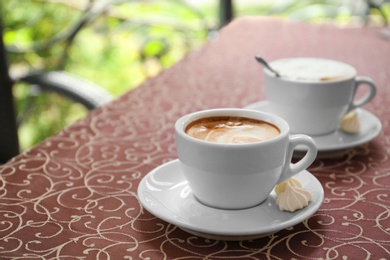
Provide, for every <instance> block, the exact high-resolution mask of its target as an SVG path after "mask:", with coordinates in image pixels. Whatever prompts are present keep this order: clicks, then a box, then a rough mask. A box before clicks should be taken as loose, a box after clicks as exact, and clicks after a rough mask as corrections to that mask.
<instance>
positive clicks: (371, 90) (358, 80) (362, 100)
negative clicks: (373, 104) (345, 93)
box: [348, 77, 376, 112]
mask: <svg viewBox="0 0 390 260" xmlns="http://www.w3.org/2000/svg"><path fill="white" fill-rule="evenodd" d="M362 84H365V85H367V86H368V87H369V91H368V93H367V94H366V95H364V96H363V97H361V98H360V99H358V100H356V101H353V102H352V104H351V105H350V106H349V109H348V112H349V111H351V110H353V109H355V108H357V107H361V106H363V105H364V104H366V103H368V102H369V101H370V100H371V99H373V97H374V96H375V95H376V86H375V83H374V81H372V79H370V78H367V77H356V81H355V94H356V92H357V89H358V88H359V86H361V85H362Z"/></svg>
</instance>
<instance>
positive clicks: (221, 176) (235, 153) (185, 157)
mask: <svg viewBox="0 0 390 260" xmlns="http://www.w3.org/2000/svg"><path fill="white" fill-rule="evenodd" d="M224 116H231V117H243V118H251V119H256V120H261V121H264V122H267V123H269V124H272V125H273V126H276V127H277V128H278V129H279V131H280V133H279V134H278V135H277V136H276V137H274V138H272V139H270V140H266V141H262V142H253V143H244V144H231V143H218V142H210V141H205V140H200V139H196V138H194V137H192V136H190V135H188V134H187V133H186V132H185V130H186V128H187V126H188V125H189V124H190V123H192V122H194V121H196V120H198V119H201V118H209V117H224ZM289 132H290V130H289V125H288V124H287V122H286V121H285V120H283V119H282V118H280V117H278V116H276V115H273V114H268V113H265V112H260V111H255V110H247V109H239V108H231V109H230V108H226V109H212V110H204V111H199V112H195V113H192V114H188V115H186V116H183V117H182V118H180V119H178V120H177V122H176V124H175V137H176V147H177V152H178V157H179V161H180V167H181V170H182V172H183V174H184V176H185V177H186V179H187V180H188V183H189V186H190V188H191V190H192V192H193V194H194V195H195V197H196V198H197V199H198V200H199V201H200V202H201V203H203V204H205V205H208V206H211V207H215V208H222V209H242V208H248V207H253V206H256V205H258V204H260V203H262V202H263V201H264V200H265V199H266V198H267V197H268V196H269V194H270V192H271V191H272V189H273V188H274V186H275V185H276V184H278V183H280V182H282V181H284V180H286V179H288V178H290V177H292V176H294V175H295V174H297V173H299V172H301V171H303V170H305V169H306V168H307V167H309V166H310V165H311V163H312V162H313V161H314V160H315V158H316V155H317V148H316V145H315V142H314V141H313V139H312V138H311V137H309V136H306V135H294V136H290V134H289ZM301 145H303V146H305V147H307V149H308V151H307V153H306V155H305V156H304V157H303V158H302V159H300V160H299V161H298V162H296V163H291V158H292V154H293V152H294V149H295V148H296V147H297V146H301Z"/></svg>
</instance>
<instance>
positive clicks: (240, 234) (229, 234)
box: [137, 159, 324, 241]
mask: <svg viewBox="0 0 390 260" xmlns="http://www.w3.org/2000/svg"><path fill="white" fill-rule="evenodd" d="M178 163H179V160H178V159H174V160H172V161H169V162H167V163H164V164H162V165H160V166H157V167H156V168H154V169H153V170H151V171H150V172H149V173H147V174H146V175H145V176H144V177H143V178H142V180H141V181H140V183H139V185H138V189H137V196H138V199H139V201H140V202H141V205H142V206H143V207H144V208H145V209H146V210H147V211H149V212H150V213H151V214H153V215H154V216H156V217H158V218H160V219H162V220H164V221H166V222H168V223H170V224H173V225H176V226H177V227H179V228H180V229H182V230H184V231H187V232H188V233H190V234H197V235H198V236H202V237H205V238H213V237H217V238H219V239H220V240H233V241H234V240H245V239H247V238H248V239H250V238H254V237H263V236H267V235H269V234H273V233H276V232H278V231H280V230H283V229H285V228H288V227H292V226H295V225H297V224H299V223H301V222H303V221H304V220H306V219H308V218H309V217H311V216H312V215H313V214H314V213H315V212H317V210H318V209H319V208H320V206H321V205H322V203H323V200H324V189H323V186H322V184H321V183H320V181H319V180H318V179H317V178H316V177H315V176H314V175H313V174H311V173H310V172H309V171H307V170H304V171H302V172H301V173H299V174H305V175H307V176H309V178H310V183H311V185H313V184H314V183H316V184H317V186H318V187H319V188H318V190H316V192H318V198H317V199H316V200H313V201H311V202H310V203H311V205H310V207H305V208H303V209H300V210H299V212H301V213H300V214H298V215H295V216H293V217H292V218H291V219H289V220H287V221H284V222H283V223H280V224H279V225H277V226H269V227H268V228H262V229H259V228H257V229H256V227H251V228H250V229H248V228H247V229H246V230H210V229H208V228H203V227H202V226H194V224H188V223H184V222H180V221H178V220H177V218H175V217H178V215H176V214H175V213H173V212H172V214H171V215H170V216H167V215H166V214H160V212H158V211H156V210H155V209H154V208H153V207H152V206H151V205H150V203H147V201H146V200H145V197H144V196H143V194H142V193H143V191H150V190H148V189H147V185H146V184H145V182H146V181H147V179H148V178H150V177H153V175H154V174H158V173H159V172H161V171H162V170H163V169H164V168H165V167H168V166H170V165H171V164H177V165H174V166H173V167H177V168H178ZM175 174H176V175H177V176H180V175H182V173H181V172H180V170H179V169H178V170H176V171H175ZM176 179H179V178H178V177H176ZM186 185H188V184H186ZM313 186H315V185H313ZM270 196H272V195H271V194H270V195H269V197H270ZM192 198H193V200H194V201H195V202H194V203H196V204H199V205H201V206H204V207H207V206H205V205H203V204H201V203H200V202H198V201H197V200H196V199H195V198H194V197H193V196H192ZM163 205H164V206H165V207H166V206H167V205H166V203H163ZM261 205H262V204H260V205H258V206H255V207H252V208H249V209H242V210H224V209H214V208H211V207H209V209H211V210H215V211H223V212H224V213H226V214H228V213H229V212H238V211H241V212H245V211H249V210H251V209H254V208H256V207H261ZM275 206H276V205H275ZM167 208H168V207H167ZM277 210H279V209H277ZM294 213H295V212H294ZM280 214H293V213H292V212H286V211H280ZM191 231H192V232H191ZM202 234H203V235H202ZM210 235H211V236H210ZM223 237H226V238H227V239H223Z"/></svg>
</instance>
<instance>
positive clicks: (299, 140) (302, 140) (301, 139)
mask: <svg viewBox="0 0 390 260" xmlns="http://www.w3.org/2000/svg"><path fill="white" fill-rule="evenodd" d="M289 139H290V143H289V148H288V151H287V155H286V161H285V167H284V169H283V172H282V175H281V176H280V178H279V180H278V183H277V184H279V183H281V182H283V181H285V180H287V179H289V178H291V177H293V176H294V175H296V174H298V173H300V172H301V171H303V170H305V169H306V168H308V167H309V166H310V165H311V164H312V163H313V162H314V160H315V159H316V157H317V146H316V143H315V141H314V140H313V139H312V138H311V137H309V136H307V135H302V134H299V135H292V136H290V137H289ZM298 145H303V146H306V147H307V148H308V149H307V152H306V154H305V156H304V157H303V158H301V159H300V160H299V161H298V162H296V163H291V159H292V156H293V152H294V150H295V148H296V147H297V146H298Z"/></svg>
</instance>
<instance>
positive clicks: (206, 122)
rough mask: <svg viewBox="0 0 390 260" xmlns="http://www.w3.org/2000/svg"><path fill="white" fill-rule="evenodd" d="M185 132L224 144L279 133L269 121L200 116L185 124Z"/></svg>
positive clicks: (273, 136)
mask: <svg viewBox="0 0 390 260" xmlns="http://www.w3.org/2000/svg"><path fill="white" fill-rule="evenodd" d="M185 132H186V133H187V134H188V135H190V136H192V137H194V138H197V139H200V140H204V141H209V142H215V143H224V144H244V143H255V142H262V141H266V140H270V139H272V138H275V137H276V136H278V135H279V134H280V131H279V129H278V128H277V127H276V126H274V125H272V124H270V123H267V122H264V121H260V120H254V119H249V118H243V117H210V118H202V119H199V120H196V121H194V122H192V123H191V124H190V125H189V126H187V128H186V130H185Z"/></svg>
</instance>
